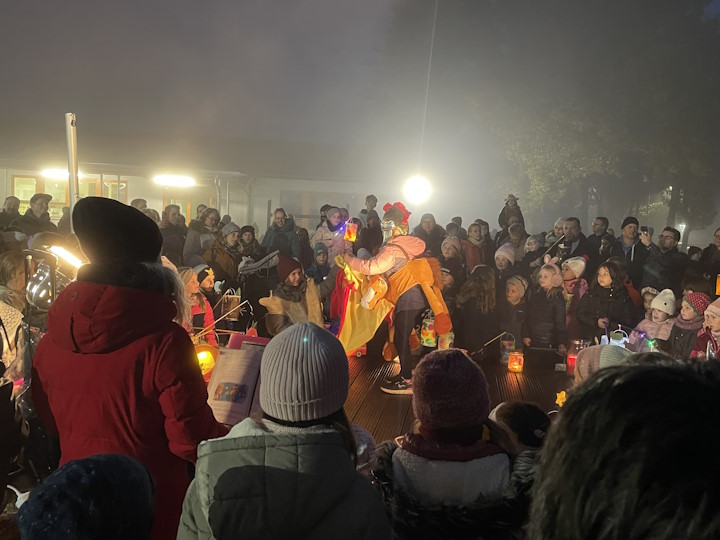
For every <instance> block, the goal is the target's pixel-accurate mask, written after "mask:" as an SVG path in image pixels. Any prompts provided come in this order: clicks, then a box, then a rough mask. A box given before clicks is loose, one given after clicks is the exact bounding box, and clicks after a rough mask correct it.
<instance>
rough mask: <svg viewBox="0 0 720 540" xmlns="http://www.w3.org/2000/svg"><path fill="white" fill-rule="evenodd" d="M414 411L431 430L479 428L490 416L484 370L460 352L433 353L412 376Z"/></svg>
mask: <svg viewBox="0 0 720 540" xmlns="http://www.w3.org/2000/svg"><path fill="white" fill-rule="evenodd" d="M412 383H413V400H412V403H413V412H414V413H415V418H417V419H418V420H419V421H420V423H421V424H422V425H423V426H425V427H428V428H434V429H437V428H457V427H463V426H476V425H478V424H480V423H482V422H483V421H485V420H487V417H488V415H489V414H490V397H489V395H488V386H487V382H486V381H485V375H484V374H483V372H482V370H481V369H480V368H479V367H478V366H477V364H475V363H474V362H473V361H472V360H470V358H469V357H468V356H467V355H466V354H465V353H464V352H462V351H461V350H460V349H447V350H442V351H433V352H431V353H430V354H428V355H427V356H426V357H425V358H424V359H423V360H422V361H421V362H420V363H419V364H418V366H417V368H416V369H415V373H414V374H413V381H412Z"/></svg>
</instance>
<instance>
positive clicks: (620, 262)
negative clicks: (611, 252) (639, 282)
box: [607, 257, 643, 318]
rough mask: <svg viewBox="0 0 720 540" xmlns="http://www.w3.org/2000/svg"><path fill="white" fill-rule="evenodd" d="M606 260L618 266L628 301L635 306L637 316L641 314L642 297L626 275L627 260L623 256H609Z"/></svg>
mask: <svg viewBox="0 0 720 540" xmlns="http://www.w3.org/2000/svg"><path fill="white" fill-rule="evenodd" d="M607 262H611V263H614V264H615V265H617V268H618V276H619V278H620V281H621V282H622V283H624V284H625V289H626V290H627V292H628V295H629V296H630V301H631V302H632V304H633V306H635V311H636V312H637V313H636V315H637V316H638V318H640V317H642V316H643V299H642V296H640V293H639V292H638V290H637V289H636V288H635V285H633V282H632V280H631V279H630V278H629V277H628V262H627V259H626V258H625V257H610V258H609V259H608V260H607Z"/></svg>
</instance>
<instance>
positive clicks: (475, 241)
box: [468, 236, 483, 247]
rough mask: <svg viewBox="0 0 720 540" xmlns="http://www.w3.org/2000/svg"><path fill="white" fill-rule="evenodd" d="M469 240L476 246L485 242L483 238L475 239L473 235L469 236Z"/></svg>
mask: <svg viewBox="0 0 720 540" xmlns="http://www.w3.org/2000/svg"><path fill="white" fill-rule="evenodd" d="M468 242H470V243H471V244H472V245H473V246H475V247H480V246H481V245H482V243H483V238H481V239H480V240H475V239H474V238H473V237H472V236H468Z"/></svg>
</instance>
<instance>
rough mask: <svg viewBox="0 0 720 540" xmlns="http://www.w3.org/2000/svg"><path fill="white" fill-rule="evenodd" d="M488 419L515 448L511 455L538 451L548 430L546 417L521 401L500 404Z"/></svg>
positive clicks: (548, 419)
mask: <svg viewBox="0 0 720 540" xmlns="http://www.w3.org/2000/svg"><path fill="white" fill-rule="evenodd" d="M489 418H490V420H492V421H493V422H495V423H497V424H498V425H499V426H500V427H501V428H503V429H504V430H505V432H506V433H507V434H508V436H509V437H510V440H511V441H512V442H513V446H514V447H515V448H514V452H513V454H520V453H521V452H527V451H530V452H535V451H537V450H539V449H540V448H541V447H542V445H543V443H544V442H545V436H546V435H547V432H548V430H549V429H550V418H549V417H548V415H547V414H545V412H544V411H543V410H542V409H541V408H540V407H538V406H537V405H535V404H533V403H525V402H522V401H505V402H503V403H500V405H498V406H497V407H495V408H494V409H493V410H492V412H491V413H490V416H489Z"/></svg>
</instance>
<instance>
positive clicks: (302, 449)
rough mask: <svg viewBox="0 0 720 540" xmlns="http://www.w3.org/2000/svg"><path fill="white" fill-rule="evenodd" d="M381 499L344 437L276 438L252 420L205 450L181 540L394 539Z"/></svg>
mask: <svg viewBox="0 0 720 540" xmlns="http://www.w3.org/2000/svg"><path fill="white" fill-rule="evenodd" d="M390 537H391V532H390V525H389V523H388V520H387V516H386V514H385V509H384V506H383V503H382V501H381V499H380V498H379V497H378V495H377V494H376V493H375V491H374V490H373V488H372V486H371V485H370V483H369V481H368V480H366V479H365V478H363V477H362V476H360V475H359V474H358V473H357V472H356V471H355V467H354V465H353V463H352V461H351V459H350V457H349V456H348V452H347V450H346V449H345V447H344V446H343V441H342V438H341V436H340V434H339V433H337V432H335V431H329V430H320V431H311V430H308V431H306V432H296V433H278V432H271V431H269V430H268V429H267V428H266V427H265V426H264V424H258V423H257V422H256V421H255V420H253V419H252V418H247V419H245V420H243V421H242V422H241V423H240V424H238V425H237V426H235V427H234V428H233V429H232V430H231V431H230V433H229V434H228V435H227V436H226V437H224V438H221V439H213V440H210V441H205V442H203V443H201V444H200V446H199V448H198V460H197V465H196V473H195V479H194V480H193V482H192V484H191V485H190V487H189V488H188V491H187V494H186V495H185V502H184V503H183V512H182V518H181V520H180V528H179V530H178V535H177V538H178V540H186V539H187V540H189V539H193V540H195V539H201V540H206V539H215V538H218V539H220V538H242V539H243V540H247V539H251V538H266V539H281V538H307V539H311V538H312V539H325V538H327V539H338V538H341V539H342V540H352V539H356V538H357V539H360V538H368V539H369V538H372V539H376V538H377V539H382V538H388V539H389V538H390Z"/></svg>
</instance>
